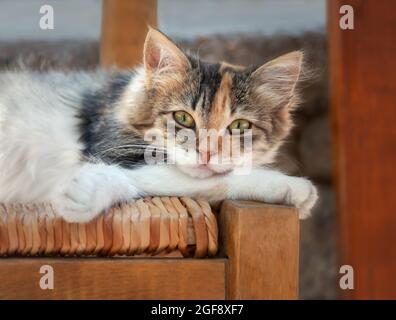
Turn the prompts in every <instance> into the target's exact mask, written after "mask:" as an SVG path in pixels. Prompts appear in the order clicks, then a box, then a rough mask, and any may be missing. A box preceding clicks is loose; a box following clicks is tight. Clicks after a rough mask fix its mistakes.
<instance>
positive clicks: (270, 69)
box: [251, 51, 303, 108]
mask: <svg viewBox="0 0 396 320" xmlns="http://www.w3.org/2000/svg"><path fill="white" fill-rule="evenodd" d="M302 61H303V53H302V52H301V51H293V52H291V53H288V54H285V55H283V56H280V57H279V58H276V59H274V60H271V61H269V62H267V63H266V64H264V65H262V66H261V67H259V68H258V69H257V70H255V71H254V72H253V73H252V77H251V79H252V81H253V83H252V85H253V91H254V93H255V94H256V96H257V97H258V98H259V99H261V100H262V101H263V103H265V104H266V105H270V106H271V107H273V108H277V107H282V106H288V105H290V101H291V100H292V98H293V97H294V95H295V88H296V84H297V81H298V79H299V76H300V73H301V67H302Z"/></svg>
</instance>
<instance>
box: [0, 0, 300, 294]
mask: <svg viewBox="0 0 396 320" xmlns="http://www.w3.org/2000/svg"><path fill="white" fill-rule="evenodd" d="M147 24H150V25H154V26H155V25H156V1H155V0H146V1H131V0H104V2H103V25H102V41H101V64H102V65H103V66H104V67H107V66H112V65H116V66H118V67H120V68H124V67H131V66H133V65H135V64H136V63H137V62H139V61H140V59H141V52H142V46H143V41H144V37H145V34H146V31H147ZM217 220H218V228H219V232H220V239H219V240H220V241H219V242H220V244H219V252H218V253H217V255H216V256H215V257H211V258H203V259H195V258H183V257H180V256H179V257H175V256H174V255H165V256H164V255H162V256H145V257H138V258H136V257H100V256H95V257H87V258H83V257H70V258H65V257H6V258H1V259H0V299H296V298H298V265H299V220H298V213H297V211H296V209H294V208H287V207H282V206H275V205H267V204H262V203H256V202H248V201H225V202H224V203H223V204H222V206H221V209H220V211H219V212H218V213H217ZM76 232H77V231H76ZM0 233H1V229H0ZM1 239H2V237H1V234H0V242H1ZM0 248H1V246H0ZM43 265H49V266H51V267H52V269H53V271H54V288H53V289H47V290H43V289H41V287H40V285H39V283H40V278H41V277H42V276H43V274H41V273H40V268H41V267H42V266H43Z"/></svg>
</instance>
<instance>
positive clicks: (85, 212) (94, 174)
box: [54, 164, 138, 222]
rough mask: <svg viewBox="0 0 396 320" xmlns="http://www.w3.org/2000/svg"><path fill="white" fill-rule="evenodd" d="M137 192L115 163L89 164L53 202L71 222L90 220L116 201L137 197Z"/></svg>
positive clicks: (59, 212) (57, 209) (59, 211)
mask: <svg viewBox="0 0 396 320" xmlns="http://www.w3.org/2000/svg"><path fill="white" fill-rule="evenodd" d="M137 196H138V192H137V190H136V188H135V187H134V186H133V185H131V184H130V183H129V181H128V179H127V178H126V177H125V176H124V175H123V174H122V173H121V172H120V171H119V170H118V168H116V167H112V166H106V165H101V164H95V165H93V164H87V165H85V166H84V167H82V168H81V169H80V170H79V172H78V173H77V174H76V175H75V177H73V179H72V180H71V182H70V184H69V185H68V187H67V188H66V189H65V191H64V193H63V194H61V195H60V196H59V198H58V199H56V200H55V201H54V202H55V203H54V207H55V209H56V211H57V212H58V214H59V215H61V216H62V217H63V218H64V219H65V220H66V221H68V222H88V221H90V220H92V219H93V218H95V217H96V216H97V215H99V214H100V213H101V212H102V211H103V210H106V209H108V208H109V207H111V206H112V205H113V204H114V203H116V202H120V201H127V200H129V199H132V198H136V197H137Z"/></svg>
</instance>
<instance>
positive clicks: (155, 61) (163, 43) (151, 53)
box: [143, 27, 190, 73]
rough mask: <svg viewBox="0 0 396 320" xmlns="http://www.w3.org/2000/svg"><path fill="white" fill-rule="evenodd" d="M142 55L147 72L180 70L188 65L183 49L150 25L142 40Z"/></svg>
mask: <svg viewBox="0 0 396 320" xmlns="http://www.w3.org/2000/svg"><path fill="white" fill-rule="evenodd" d="M143 57H144V58H143V61H144V68H145V70H146V72H148V73H163V72H168V71H170V72H175V71H181V70H185V68H188V67H189V65H190V63H189V61H188V59H187V57H186V55H185V54H184V53H183V51H181V50H180V49H179V48H178V47H177V46H176V45H175V44H174V43H173V42H172V41H171V40H170V39H169V38H168V37H167V36H166V35H164V34H163V33H162V32H160V31H158V30H156V29H153V28H151V27H149V31H148V33H147V36H146V40H145V42H144V50H143Z"/></svg>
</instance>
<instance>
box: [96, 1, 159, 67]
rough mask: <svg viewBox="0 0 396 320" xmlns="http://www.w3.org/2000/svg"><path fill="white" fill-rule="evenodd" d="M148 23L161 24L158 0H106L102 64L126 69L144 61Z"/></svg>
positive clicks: (103, 16) (104, 3) (104, 6)
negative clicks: (158, 13)
mask: <svg viewBox="0 0 396 320" xmlns="http://www.w3.org/2000/svg"><path fill="white" fill-rule="evenodd" d="M148 25H151V26H153V27H156V26H157V1H156V0H144V1H141V0H103V12H102V36H101V43H100V63H101V65H102V66H103V67H112V66H116V67H118V68H121V69H122V68H131V67H134V66H136V64H138V63H140V62H141V60H142V54H143V44H144V39H145V36H146V33H147V31H148V28H147V26H148Z"/></svg>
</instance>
